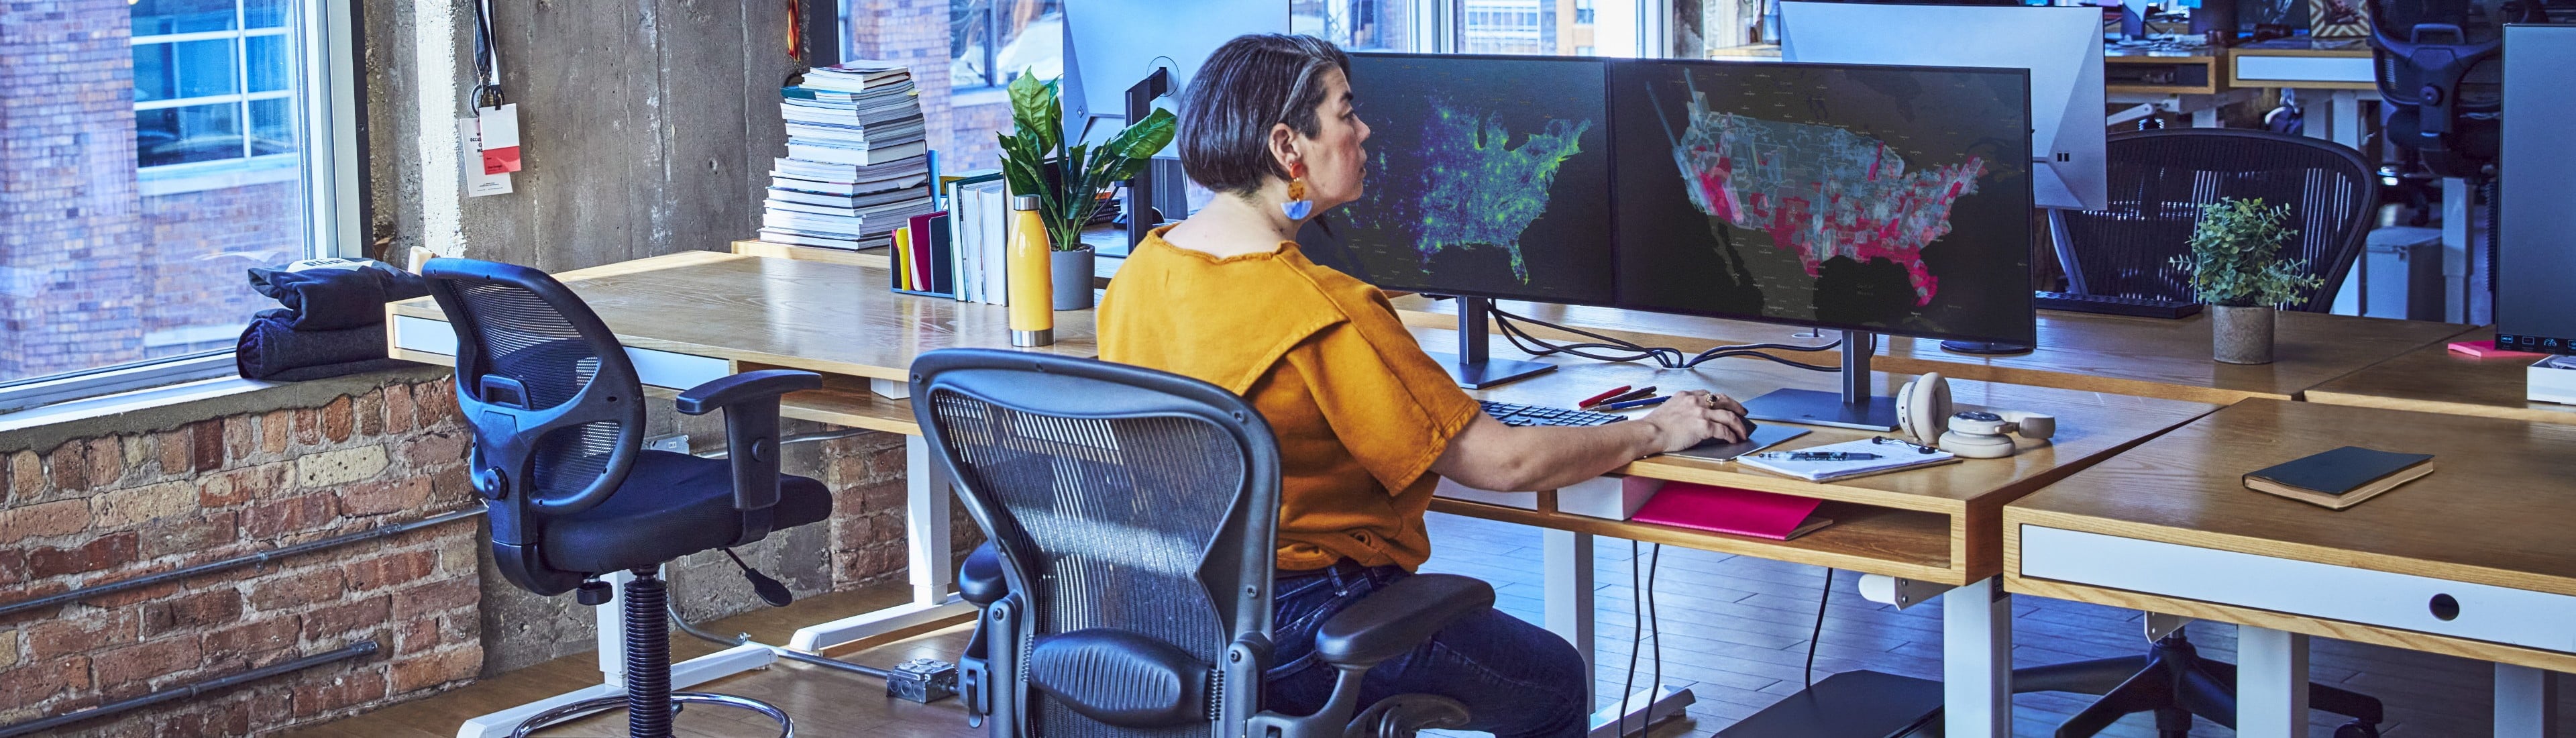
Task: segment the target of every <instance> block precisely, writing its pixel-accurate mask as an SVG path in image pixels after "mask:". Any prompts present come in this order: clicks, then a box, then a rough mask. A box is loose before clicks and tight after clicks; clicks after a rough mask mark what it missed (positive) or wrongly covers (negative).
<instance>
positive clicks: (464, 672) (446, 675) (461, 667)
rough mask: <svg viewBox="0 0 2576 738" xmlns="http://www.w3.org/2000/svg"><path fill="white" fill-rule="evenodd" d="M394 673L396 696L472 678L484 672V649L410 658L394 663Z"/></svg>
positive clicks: (469, 649)
mask: <svg viewBox="0 0 2576 738" xmlns="http://www.w3.org/2000/svg"><path fill="white" fill-rule="evenodd" d="M391 671H392V672H393V674H392V676H393V691H394V693H395V694H401V693H404V692H410V691H414V690H419V689H427V688H430V687H435V686H438V685H441V684H446V683H448V682H453V681H459V680H464V679H472V678H474V675H475V674H478V673H481V672H482V671H483V649H482V648H481V647H479V646H477V647H467V648H459V649H456V650H453V651H446V652H442V653H433V654H428V655H424V656H419V657H415V658H407V659H403V660H401V661H396V662H394V666H393V669H391Z"/></svg>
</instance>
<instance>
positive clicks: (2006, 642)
mask: <svg viewBox="0 0 2576 738" xmlns="http://www.w3.org/2000/svg"><path fill="white" fill-rule="evenodd" d="M1941 704H1942V708H1941V714H1942V727H1943V728H1944V730H1943V735H1947V736H1950V738H2010V737H2011V735H2012V595H2009V594H2005V593H2004V590H2003V583H2002V581H2001V578H1999V577H1989V578H1987V579H1985V580H1982V581H1977V582H1970V583H1969V584H1967V585H1966V586H1962V587H1958V588H1956V589H1952V590H1950V591H1948V592H1945V593H1942V595H1941Z"/></svg>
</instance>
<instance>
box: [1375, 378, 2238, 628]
mask: <svg viewBox="0 0 2576 738" xmlns="http://www.w3.org/2000/svg"><path fill="white" fill-rule="evenodd" d="M1413 332H1414V335H1415V337H1416V338H1418V339H1420V340H1421V341H1422V342H1423V343H1424V345H1427V346H1447V345H1453V344H1454V343H1455V342H1456V340H1457V334H1456V333H1455V332H1454V331H1449V330H1440V329H1428V328H1415V329H1414V331H1413ZM1495 344H1496V345H1495V347H1494V355H1495V356H1497V357H1514V358H1523V359H1527V358H1529V357H1528V356H1527V355H1526V354H1522V353H1520V352H1517V351H1513V350H1512V349H1511V348H1510V346H1509V345H1508V344H1504V343H1502V342H1501V341H1500V340H1499V339H1497V340H1496V341H1495ZM1540 360H1541V361H1548V362H1550V363H1555V364H1557V365H1558V367H1559V368H1558V369H1557V370H1556V371H1554V372H1550V373H1547V374H1543V375H1539V376H1537V377H1534V378H1530V379H1525V380H1521V381H1518V382H1513V383H1510V384H1506V385H1502V386H1500V387H1496V388H1493V389H1490V390H1485V391H1481V392H1476V393H1473V394H1475V395H1476V396H1477V397H1479V398H1481V399H1492V400H1500V401H1504V402H1518V403H1524V404H1533V405H1551V406H1560V407H1562V406H1569V405H1571V404H1573V403H1574V402H1575V401H1577V400H1580V399H1581V398H1583V397H1585V396H1588V395H1591V394H1593V393H1596V392H1599V391H1600V390H1602V389H1605V388H1609V387H1615V386H1618V385H1622V384H1627V385H1635V386H1641V387H1642V386H1646V385H1650V384H1651V385H1654V386H1656V387H1658V388H1660V390H1661V391H1662V392H1665V393H1671V392H1674V391H1678V390H1685V389H1708V390H1713V391H1718V392H1722V393H1725V394H1728V395H1731V396H1734V397H1737V398H1739V399H1740V398H1748V397H1754V396H1758V395H1760V394H1762V393H1765V392H1769V391H1771V390H1775V389H1780V388H1784V387H1795V388H1801V389H1817V390H1828V391H1830V390H1832V389H1834V386H1835V381H1836V380H1835V376H1834V375H1832V374H1826V373H1821V372H1809V371H1805V370H1800V369H1794V368H1790V367H1785V366H1780V365H1776V364H1771V363H1768V362H1730V363H1724V364H1707V365H1702V366H1701V367H1700V368H1699V369H1689V370H1684V369H1656V368H1654V367H1652V366H1640V365H1637V364H1608V363H1602V362H1594V361H1587V360H1562V359H1554V358H1550V359H1540ZM1908 379H1912V377H1910V376H1904V375H1891V374H1886V373H1875V374H1873V376H1872V382H1873V387H1874V388H1875V389H1877V390H1878V391H1879V392H1880V393H1882V394H1886V393H1892V392H1894V391H1895V390H1896V388H1898V387H1899V386H1902V385H1903V383H1904V382H1905V380H1908ZM1951 389H1952V392H1953V394H1954V396H1955V398H1956V400H1955V401H1956V402H1957V403H1958V404H1959V405H1960V406H1961V409H1963V410H1964V409H1970V407H1971V406H1973V407H1986V408H2009V409H2027V410H2043V411H2044V412H2049V413H2052V414H2055V415H2056V416H2057V417H2058V432H2057V436H2056V437H2055V439H2053V442H2052V443H2048V444H2042V443H2038V442H2034V441H2028V440H2019V443H2020V445H2021V447H2022V449H2023V450H2022V451H2021V452H2020V453H2016V454H2014V455H2013V456H2011V457H2008V458H2003V459H1968V460H1964V461H1961V462H1959V463H1956V464H1949V465H1944V466H1936V467H1930V468H1925V469H1916V470H1911V471H1903V472H1895V473H1890V474H1880V475H1874V476H1867V477H1859V478H1855V479H1847V480H1839V481H1833V482H1823V483H1819V482H1809V481H1806V480H1802V479H1795V478H1790V477H1784V476H1778V475H1774V474H1770V473H1767V472H1761V471H1755V470H1751V469H1746V468H1743V467H1740V466H1738V465H1736V464H1732V463H1719V462H1710V461H1703V460H1699V459H1688V458H1679V457H1666V456H1657V457H1652V458H1648V459H1644V460H1640V461H1637V462H1635V463H1632V464H1629V465H1628V466H1626V467H1624V468H1622V469H1620V470H1618V473H1622V474H1628V475H1633V476H1643V477H1650V478H1655V479H1668V480H1679V481H1688V482H1699V483H1703V484H1715V485H1722V486H1729V487H1741V488H1745V489H1756V490H1763V491H1768V492H1779V493H1783V494H1791V495H1798V496H1802V497H1815V498H1819V499H1824V500H1827V501H1829V503H1830V502H1841V503H1852V504H1851V505H1848V506H1842V507H1839V508H1836V509H1831V510H1827V511H1826V512H1825V514H1826V515H1827V516H1828V517H1832V518H1833V519H1834V520H1835V523H1834V525H1832V526H1829V527H1827V528H1825V529H1823V530H1819V531H1817V532H1815V533H1812V534H1809V535H1806V536H1802V537H1800V538H1798V539H1797V540H1793V541H1787V542H1781V541H1771V540H1764V539H1757V538H1746V537H1741V536H1727V535H1722V534H1715V533H1707V532H1703V531H1694V530H1687V529H1682V528H1673V527H1668V526H1661V525H1653V524H1647V523H1634V522H1624V521H1613V520H1603V519H1599V518H1590V517H1584V516H1578V515H1571V514H1561V513H1554V512H1548V511H1552V510H1553V504H1552V500H1542V503H1541V505H1540V509H1541V512H1532V511H1528V510H1520V509H1515V508H1506V507H1501V506H1496V505H1486V504H1481V503H1475V502H1468V501H1463V500H1454V499H1448V498H1441V499H1438V500H1435V501H1434V503H1433V509H1435V510H1441V511H1443V512H1452V513H1458V514H1464V515H1472V516H1476V517H1485V518H1492V519H1497V520H1504V521H1509V522H1519V523H1526V524H1533V525H1542V526H1546V527H1551V528H1559V529H1570V530H1577V531H1581V532H1590V533H1598V534H1602V535H1609V536H1614V537H1619V538H1628V539H1632V540H1641V541H1649V542H1662V543H1671V544H1675V545H1683V546H1690V547H1693V548H1702V549H1708V550H1716V551H1723V552H1729V553H1754V554H1756V555H1759V556H1761V557H1763V558H1770V559H1777V560H1783V561H1794V562H1799V563H1812V564H1820V565H1825V566H1834V567H1838V568H1848V569H1855V570H1859V571H1863V572H1869V573H1875V574H1887V575H1890V576H1901V577H1905V578H1909V579H1916V580H1921V581H1933V582H1944V583H1949V584H1965V583H1967V582H1969V581H1973V580H1976V579H1980V578H1984V577H1988V576H1993V575H1995V574H1997V573H2000V572H2001V566H2002V559H2001V557H2000V551H1999V550H1997V549H1996V548H1995V544H1996V543H1997V542H1998V541H1999V540H2000V539H1999V536H2000V533H2001V531H2000V529H1999V528H1997V527H1995V526H1996V521H1997V519H1998V518H1997V513H1996V511H1997V510H1998V508H1999V507H2000V506H2001V505H2002V504H2003V503H2004V502H2007V501H2010V500H2013V499H2016V498H2019V497H2020V496H2022V495H2024V494H2028V493H2029V492H2031V491H2032V490H2036V489H2039V488H2040V487H2041V486H2044V485H2046V484H2048V483H2049V482H2051V481H2054V480H2056V479H2059V478H2062V477H2064V476H2066V475H2067V474H2070V473H2072V472H2074V471H2075V470H2076V469H2080V468H2082V467H2084V466H2087V465H2090V464H2093V463H2095V462H2098V461H2100V460H2102V459H2104V458H2106V457H2109V456H2110V455H2111V454H2114V453H2117V452H2118V451H2119V450H2120V449H2122V448H2126V447H2128V446H2130V445H2132V444H2135V443H2137V442H2139V441H2140V440H2142V439H2145V438H2148V437H2151V436H2154V435H2155V434H2157V433H2160V432H2163V431H2165V430H2166V429H2169V428H2172V427H2175V426H2178V425H2181V424H2183V423H2186V422H2189V421H2190V420H2191V419H2192V418H2196V417H2199V416H2201V415H2203V414H2205V413H2208V412H2210V411H2212V410H2214V409H2216V408H2215V407H2214V406H2212V405H2207V404H2201V403H2191V402H2174V401H2168V400H2157V399H2151V398H2145V397H2128V396H2120V395H2106V394H2101V393H2094V392H2079V391H2070V390H2059V389H2048V388H2042V387H2027V386H2015V385H2003V384H1992V383H1986V382H1975V381H1961V382H1953V383H1952V385H1951ZM1631 414H1636V413H1635V412H1634V411H1632V413H1631ZM1802 427H1806V428H1807V430H1808V431H1810V432H1809V433H1808V434H1807V435H1804V436H1799V437H1797V438H1795V439H1791V440H1789V441H1787V442H1784V443H1782V444H1781V445H1780V446H1779V447H1778V448H1779V449H1781V450H1793V449H1799V448H1806V447H1809V446H1818V445H1823V444H1827V443H1840V442H1843V441H1850V440H1856V439H1862V438H1868V437H1870V436H1872V435H1879V434H1874V433H1870V432H1866V431H1856V430H1847V429H1841V428H1824V427H1812V426H1802ZM2017 440H2018V439H2017Z"/></svg>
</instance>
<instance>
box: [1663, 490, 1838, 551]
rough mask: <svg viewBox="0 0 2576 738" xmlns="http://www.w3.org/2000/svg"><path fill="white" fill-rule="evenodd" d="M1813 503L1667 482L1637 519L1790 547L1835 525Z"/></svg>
mask: <svg viewBox="0 0 2576 738" xmlns="http://www.w3.org/2000/svg"><path fill="white" fill-rule="evenodd" d="M1821 503H1823V500H1818V499H1816V498H1813V497H1799V496H1796V495H1783V494H1774V493H1770V492H1756V491H1753V490H1749V489H1736V488H1734V487H1716V486H1711V485H1706V484H1692V483H1690V482H1667V483H1665V484H1664V489H1663V491H1661V492H1657V493H1655V498H1654V499H1651V500H1647V501H1646V506H1645V507H1641V508H1637V514H1636V516H1635V517H1633V518H1631V519H1633V520H1636V521H1637V522H1641V523H1655V524H1658V525H1672V526H1679V527H1683V528H1693V529H1697V530H1706V531H1716V532H1719V533H1733V534H1735V535H1740V536H1753V537H1756V538H1769V539H1771V540H1775V541H1786V540H1789V539H1791V538H1796V537H1798V536H1802V535H1806V534H1807V532H1808V531H1812V530H1815V529H1817V528H1822V527H1825V526H1827V525H1832V524H1833V522H1834V521H1832V520H1829V519H1825V518H1819V517H1815V512H1816V506H1817V505H1818V504H1821Z"/></svg>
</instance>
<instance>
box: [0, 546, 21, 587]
mask: <svg viewBox="0 0 2576 738" xmlns="http://www.w3.org/2000/svg"><path fill="white" fill-rule="evenodd" d="M25 581H27V552H26V551H25V550H23V549H19V548H16V547H10V548H0V585H5V586H12V587H14V586H17V585H18V584H19V583H21V582H25ZM21 596H24V594H23V593H21Z"/></svg>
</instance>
